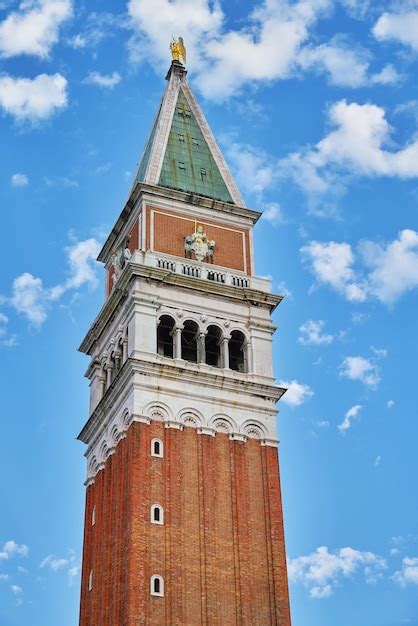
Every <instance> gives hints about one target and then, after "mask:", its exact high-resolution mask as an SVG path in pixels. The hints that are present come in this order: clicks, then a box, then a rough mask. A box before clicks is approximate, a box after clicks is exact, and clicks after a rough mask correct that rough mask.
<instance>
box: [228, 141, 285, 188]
mask: <svg viewBox="0 0 418 626" xmlns="http://www.w3.org/2000/svg"><path fill="white" fill-rule="evenodd" d="M225 143H226V142H225ZM227 154H228V160H229V161H230V163H231V165H232V168H233V170H234V173H235V175H236V178H237V181H238V183H239V184H240V186H241V187H242V188H243V189H244V190H246V191H248V192H249V193H255V194H262V193H263V192H264V191H265V190H266V189H267V188H268V187H270V186H271V184H272V183H273V181H274V179H275V176H276V174H275V168H274V163H272V162H271V159H270V158H269V156H268V155H266V154H265V153H264V152H262V151H261V150H256V149H255V148H253V147H251V146H248V145H244V144H240V143H233V142H232V143H229V142H228V148H227Z"/></svg>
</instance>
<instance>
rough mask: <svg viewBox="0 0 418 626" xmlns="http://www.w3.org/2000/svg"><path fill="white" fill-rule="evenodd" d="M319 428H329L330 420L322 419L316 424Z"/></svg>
mask: <svg viewBox="0 0 418 626" xmlns="http://www.w3.org/2000/svg"><path fill="white" fill-rule="evenodd" d="M315 425H316V426H317V427H318V428H328V426H329V421H328V420H320V421H319V422H316V424H315Z"/></svg>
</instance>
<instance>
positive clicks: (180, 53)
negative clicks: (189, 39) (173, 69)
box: [170, 37, 186, 65]
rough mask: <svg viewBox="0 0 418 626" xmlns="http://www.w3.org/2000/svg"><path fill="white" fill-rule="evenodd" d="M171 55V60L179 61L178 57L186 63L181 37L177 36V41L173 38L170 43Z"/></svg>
mask: <svg viewBox="0 0 418 626" xmlns="http://www.w3.org/2000/svg"><path fill="white" fill-rule="evenodd" d="M170 50H171V56H172V57H173V61H179V62H181V61H180V57H181V58H182V59H183V63H184V64H185V65H186V48H185V47H184V41H183V37H179V38H178V39H177V41H176V40H175V39H173V41H172V42H171V43H170Z"/></svg>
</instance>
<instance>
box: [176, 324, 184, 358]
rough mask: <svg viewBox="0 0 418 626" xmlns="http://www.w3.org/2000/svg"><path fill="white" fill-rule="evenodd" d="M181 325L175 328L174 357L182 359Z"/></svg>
mask: <svg viewBox="0 0 418 626" xmlns="http://www.w3.org/2000/svg"><path fill="white" fill-rule="evenodd" d="M182 330H183V328H182V327H181V326H176V328H175V329H174V358H175V359H181V331H182Z"/></svg>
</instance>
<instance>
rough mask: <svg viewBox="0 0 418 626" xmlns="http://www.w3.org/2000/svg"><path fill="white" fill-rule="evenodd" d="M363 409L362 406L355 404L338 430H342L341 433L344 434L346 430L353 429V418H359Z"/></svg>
mask: <svg viewBox="0 0 418 626" xmlns="http://www.w3.org/2000/svg"><path fill="white" fill-rule="evenodd" d="M361 408H362V406H361V404H355V405H354V406H352V407H351V409H349V410H348V411H347V413H346V414H345V415H344V419H343V421H342V422H341V424H338V428H339V429H340V430H341V432H344V431H345V430H348V429H349V428H351V420H352V419H353V417H357V415H358V414H359V411H360V410H361Z"/></svg>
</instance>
